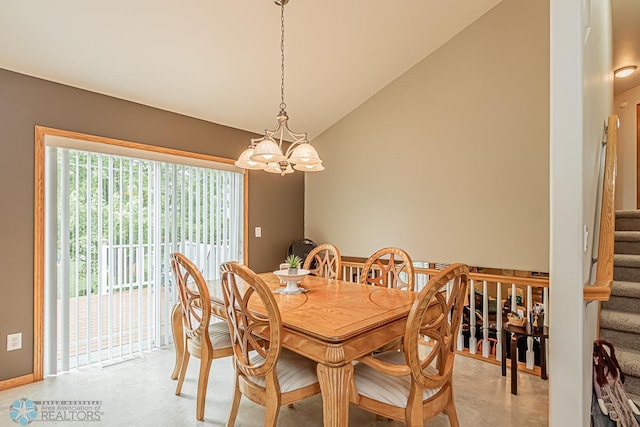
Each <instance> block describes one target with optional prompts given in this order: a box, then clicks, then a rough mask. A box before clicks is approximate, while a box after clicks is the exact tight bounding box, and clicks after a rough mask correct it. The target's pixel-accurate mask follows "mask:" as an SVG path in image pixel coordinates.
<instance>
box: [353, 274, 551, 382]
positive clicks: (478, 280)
mask: <svg viewBox="0 0 640 427" xmlns="http://www.w3.org/2000/svg"><path fill="white" fill-rule="evenodd" d="M415 264H419V265H422V263H415ZM363 265H364V262H353V261H342V278H343V280H346V281H351V282H359V281H360V272H361V270H362V267H363ZM438 267H440V268H441V267H444V265H442V266H440V265H436V268H423V267H414V270H415V280H414V283H415V289H416V291H420V290H421V289H422V287H424V285H425V284H426V283H427V282H428V281H429V278H430V277H431V276H432V275H434V274H437V273H438V271H439V268H438ZM469 279H470V284H469V297H468V299H467V302H466V307H467V310H468V311H467V312H468V313H469V315H468V316H467V318H468V325H467V326H468V332H469V338H468V341H469V342H468V346H465V337H464V332H463V331H462V329H463V328H460V331H459V332H458V341H457V348H458V351H460V352H464V353H469V354H472V355H477V356H478V357H481V358H485V359H492V360H497V361H500V360H501V359H502V347H503V346H504V345H506V343H503V342H502V339H503V338H502V329H503V324H504V322H506V321H507V319H506V313H508V312H510V311H513V312H517V311H521V312H522V313H523V314H524V315H526V316H527V318H529V314H530V313H531V311H532V308H533V305H534V304H535V303H540V304H543V306H544V307H548V302H549V279H548V278H546V277H518V276H507V275H497V274H482V273H473V272H472V273H470V275H469ZM512 295H516V297H515V298H512V297H511V296H512ZM545 311H546V310H545ZM470 313H476V315H475V316H472V315H470ZM548 321H549V316H546V315H545V316H544V325H545V326H549V324H548ZM478 331H479V332H480V334H479V335H480V336H479V337H478V333H477V332H478ZM492 335H493V336H492ZM534 357H535V354H534V339H533V338H528V339H527V352H526V367H527V369H530V370H531V369H534Z"/></svg>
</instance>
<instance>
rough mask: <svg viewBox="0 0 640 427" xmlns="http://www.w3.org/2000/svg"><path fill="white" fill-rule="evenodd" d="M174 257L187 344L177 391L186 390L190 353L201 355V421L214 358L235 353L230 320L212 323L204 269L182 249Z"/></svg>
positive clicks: (198, 399) (198, 404)
mask: <svg viewBox="0 0 640 427" xmlns="http://www.w3.org/2000/svg"><path fill="white" fill-rule="evenodd" d="M170 258H171V269H172V270H173V274H174V277H175V279H176V283H177V284H178V291H179V298H180V304H181V306H182V329H183V333H184V344H185V349H184V351H183V353H182V363H181V364H180V371H179V374H178V385H177V386H176V395H180V393H181V391H182V383H183V382H184V377H185V374H186V372H187V366H188V365H189V358H190V356H195V357H197V358H198V359H200V372H199V375H198V392H197V396H196V419H198V420H200V421H201V420H202V419H203V418H204V404H205V400H206V398H207V382H208V381H209V371H210V369H211V362H212V361H213V359H217V358H220V357H226V356H231V355H233V349H232V348H231V335H230V334H229V327H228V325H227V323H226V322H215V323H211V324H210V320H211V303H210V298H209V289H208V288H207V284H206V282H205V280H204V277H202V274H201V273H200V270H198V268H197V267H196V266H195V265H194V264H193V263H192V262H191V261H190V260H189V259H188V258H187V257H186V256H184V255H183V254H181V253H173V254H171V256H170Z"/></svg>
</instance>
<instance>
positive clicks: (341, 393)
mask: <svg viewBox="0 0 640 427" xmlns="http://www.w3.org/2000/svg"><path fill="white" fill-rule="evenodd" d="M352 379H353V366H352V365H351V364H350V363H347V364H346V365H344V366H339V367H331V366H326V365H323V364H321V363H318V381H319V382H320V390H321V391H322V416H323V419H324V427H347V426H348V425H349V389H350V386H351V381H352Z"/></svg>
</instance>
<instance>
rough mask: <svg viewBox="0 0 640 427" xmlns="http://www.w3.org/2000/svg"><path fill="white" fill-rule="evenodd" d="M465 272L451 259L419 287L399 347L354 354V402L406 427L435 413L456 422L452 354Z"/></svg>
mask: <svg viewBox="0 0 640 427" xmlns="http://www.w3.org/2000/svg"><path fill="white" fill-rule="evenodd" d="M468 275H469V268H468V267H467V266H466V265H464V264H453V265H451V266H449V267H447V268H446V269H445V270H443V271H442V272H440V273H439V274H437V275H436V276H434V277H433V278H432V279H431V280H430V281H429V283H427V285H426V286H425V287H424V288H423V289H422V290H421V291H420V293H419V294H418V298H417V299H416V301H415V302H414V303H413V306H412V307H411V311H410V312H409V317H408V318H407V326H406V330H405V334H404V337H403V348H404V350H403V351H402V352H399V351H388V352H384V353H380V354H376V355H374V356H367V357H363V358H361V359H358V361H359V362H360V363H358V364H356V365H355V367H354V376H353V382H352V388H353V389H352V393H351V402H352V403H353V404H355V405H357V406H360V407H362V408H364V409H366V410H368V411H371V412H373V413H375V414H378V415H381V416H383V417H387V418H391V419H394V420H399V421H404V422H405V423H406V424H407V426H411V427H415V426H422V425H423V424H424V421H425V420H427V419H429V418H431V417H433V416H435V415H437V414H439V413H440V412H445V413H446V414H447V416H448V417H449V423H450V424H451V425H452V426H458V425H459V422H458V415H457V413H456V406H455V400H454V397H453V359H454V356H455V342H456V337H457V335H458V329H459V328H460V321H461V318H462V307H463V304H464V300H465V295H466V292H467V283H468V280H469V279H468ZM450 282H451V283H450ZM448 283H450V285H449V287H446V286H447V284H448ZM424 337H426V338H427V342H426V344H424Z"/></svg>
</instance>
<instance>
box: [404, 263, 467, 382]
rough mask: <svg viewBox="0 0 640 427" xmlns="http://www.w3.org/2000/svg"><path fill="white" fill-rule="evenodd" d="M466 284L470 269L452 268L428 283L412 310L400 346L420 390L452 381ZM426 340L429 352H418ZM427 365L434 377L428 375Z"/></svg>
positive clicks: (464, 267) (457, 266) (462, 266)
mask: <svg viewBox="0 0 640 427" xmlns="http://www.w3.org/2000/svg"><path fill="white" fill-rule="evenodd" d="M468 282H469V267H468V266H466V265H464V264H460V263H458V264H452V265H450V266H449V267H447V268H445V269H444V270H442V271H441V272H440V273H438V274H437V275H436V276H434V277H433V278H432V279H431V280H429V283H427V284H426V285H425V287H424V288H423V289H422V290H421V291H420V293H419V294H418V298H417V299H416V301H415V302H414V303H413V306H412V307H411V311H410V312H409V317H408V318H407V326H406V331H405V335H404V342H403V344H404V351H405V358H406V361H407V365H409V367H410V369H411V375H412V377H413V379H414V381H415V382H416V383H417V384H418V385H419V386H420V387H422V388H428V389H437V388H439V387H442V386H443V385H444V384H445V383H446V382H447V381H449V380H450V379H451V376H452V374H453V358H454V356H455V342H456V338H457V336H458V329H459V328H460V323H461V318H462V307H463V305H464V301H465V296H466V294H467V284H468ZM425 336H426V337H427V338H428V339H429V345H430V346H431V351H424V348H423V349H421V348H420V347H421V346H420V345H419V341H420V340H422V339H423V338H422V337H425ZM427 348H428V347H427ZM433 362H435V363H433ZM430 365H431V366H434V367H435V368H436V369H437V371H438V373H437V374H435V375H434V374H430V373H428V371H427V368H428V367H429V366H430Z"/></svg>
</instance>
